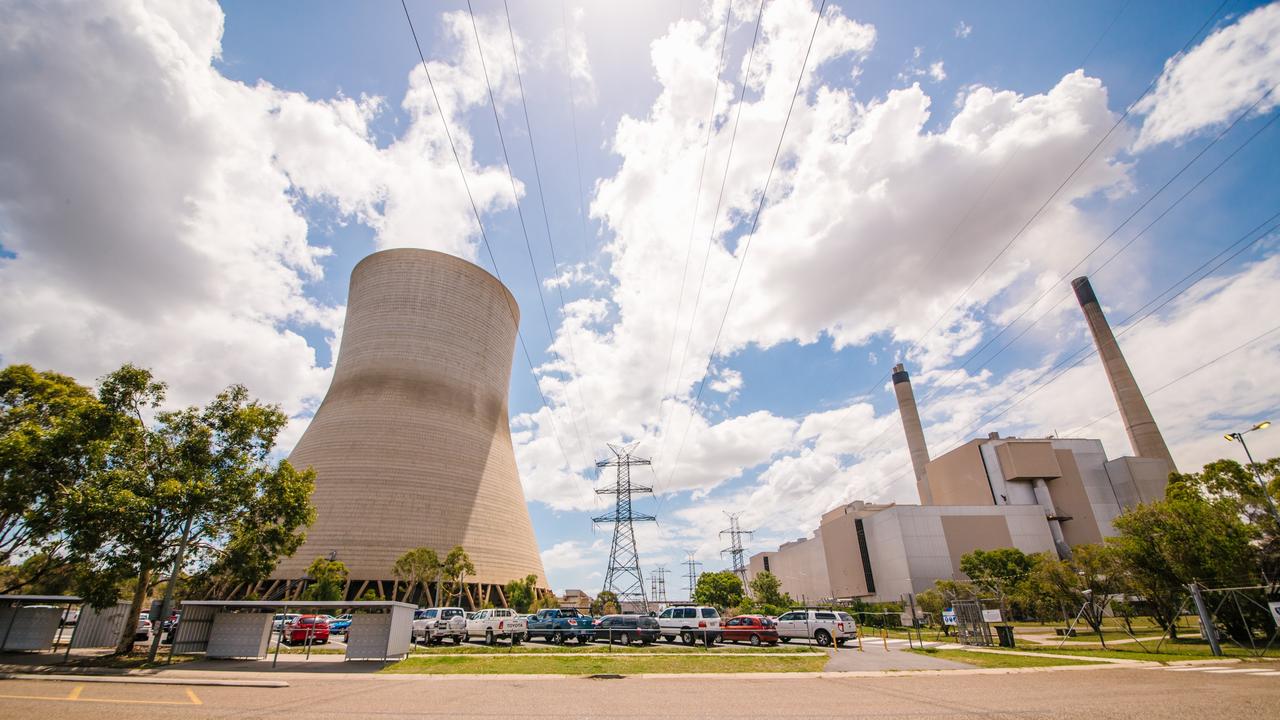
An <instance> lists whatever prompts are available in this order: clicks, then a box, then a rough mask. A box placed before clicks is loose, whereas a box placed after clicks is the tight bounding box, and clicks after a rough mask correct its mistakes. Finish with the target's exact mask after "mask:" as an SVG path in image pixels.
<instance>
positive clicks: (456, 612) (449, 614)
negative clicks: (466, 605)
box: [440, 608, 462, 620]
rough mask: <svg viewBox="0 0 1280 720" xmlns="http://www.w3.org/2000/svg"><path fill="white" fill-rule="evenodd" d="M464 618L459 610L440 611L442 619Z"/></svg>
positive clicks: (446, 609) (447, 609)
mask: <svg viewBox="0 0 1280 720" xmlns="http://www.w3.org/2000/svg"><path fill="white" fill-rule="evenodd" d="M456 617H462V611H461V610H458V609H457V608H445V609H444V610H441V611H440V619H441V620H448V619H449V618H456Z"/></svg>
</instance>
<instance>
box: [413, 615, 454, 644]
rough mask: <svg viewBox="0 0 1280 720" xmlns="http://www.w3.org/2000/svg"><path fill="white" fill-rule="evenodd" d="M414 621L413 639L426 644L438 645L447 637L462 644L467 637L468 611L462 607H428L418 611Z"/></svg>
mask: <svg viewBox="0 0 1280 720" xmlns="http://www.w3.org/2000/svg"><path fill="white" fill-rule="evenodd" d="M416 615H418V616H419V617H417V619H415V620H414V621H413V641H414V642H420V643H422V644H424V645H436V644H439V643H441V642H444V639H445V638H449V639H450V640H452V641H453V644H454V645H461V644H462V641H463V640H465V639H466V638H467V611H466V610H463V609H462V608H460V607H441V608H427V609H426V610H420V611H419V612H418V613H416Z"/></svg>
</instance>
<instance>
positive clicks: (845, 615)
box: [836, 613, 853, 622]
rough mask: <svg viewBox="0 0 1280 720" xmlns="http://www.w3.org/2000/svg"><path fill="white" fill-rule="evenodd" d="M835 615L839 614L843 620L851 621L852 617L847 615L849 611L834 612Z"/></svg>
mask: <svg viewBox="0 0 1280 720" xmlns="http://www.w3.org/2000/svg"><path fill="white" fill-rule="evenodd" d="M836 615H839V616H840V619H841V620H843V621H845V622H853V618H852V617H850V616H849V613H836Z"/></svg>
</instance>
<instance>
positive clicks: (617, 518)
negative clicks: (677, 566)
mask: <svg viewBox="0 0 1280 720" xmlns="http://www.w3.org/2000/svg"><path fill="white" fill-rule="evenodd" d="M635 448H636V443H631V444H630V445H614V444H612V443H610V444H609V450H611V451H612V452H613V455H614V457H613V458H612V459H610V460H601V461H599V462H597V463H596V467H598V468H606V467H612V468H617V473H618V474H617V480H616V482H615V483H614V485H613V486H612V487H603V488H598V489H597V490H596V494H597V495H614V496H616V498H615V504H614V508H613V512H612V513H611V514H609V515H601V516H600V517H594V518H591V522H593V523H613V545H612V546H611V547H610V549H609V569H608V570H607V571H606V572H605V575H604V587H603V588H602V590H609V591H611V592H613V593H614V594H615V595H617V596H618V605H619V606H620V607H619V609H620V610H621V609H622V607H621V606H623V605H624V604H625V603H633V604H634V603H638V604H639V605H640V606H641V607H642V608H643V609H644V610H645V611H646V612H647V611H648V610H649V604H648V602H646V600H645V596H644V577H643V576H642V575H641V574H640V556H639V554H638V553H637V552H636V530H635V523H637V522H653V521H656V520H657V518H656V517H654V516H653V515H644V514H641V513H636V512H633V511H632V509H631V496H632V495H636V494H644V493H652V492H653V488H651V487H645V486H643V485H632V484H631V467H632V466H633V465H648V464H649V461H648V460H647V459H645V458H635V457H632V456H631V452H632V451H633V450H635Z"/></svg>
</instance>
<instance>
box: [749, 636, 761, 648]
mask: <svg viewBox="0 0 1280 720" xmlns="http://www.w3.org/2000/svg"><path fill="white" fill-rule="evenodd" d="M751 646H752V647H760V636H759V635H752V636H751Z"/></svg>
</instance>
